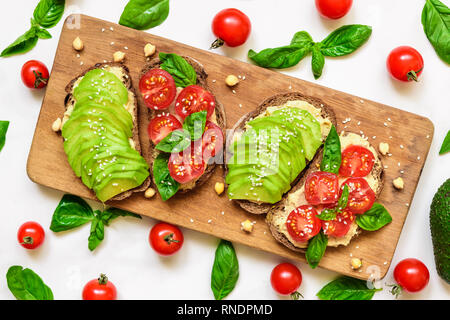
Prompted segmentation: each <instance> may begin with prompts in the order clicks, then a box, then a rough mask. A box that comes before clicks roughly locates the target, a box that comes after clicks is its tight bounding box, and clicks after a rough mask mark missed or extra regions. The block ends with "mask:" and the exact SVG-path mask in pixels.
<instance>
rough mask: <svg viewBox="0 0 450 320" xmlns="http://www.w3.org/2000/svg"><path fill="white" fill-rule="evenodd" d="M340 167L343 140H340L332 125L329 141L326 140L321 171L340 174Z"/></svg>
mask: <svg viewBox="0 0 450 320" xmlns="http://www.w3.org/2000/svg"><path fill="white" fill-rule="evenodd" d="M340 167H341V140H340V139H339V135H338V133H337V131H336V127H335V126H334V125H332V126H331V129H330V132H329V133H328V136H327V139H326V140H325V145H324V148H323V157H322V162H321V163H320V170H321V171H326V172H331V173H334V174H338V173H339V168H340Z"/></svg>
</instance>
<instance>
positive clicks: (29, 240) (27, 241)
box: [21, 236, 34, 244]
mask: <svg viewBox="0 0 450 320" xmlns="http://www.w3.org/2000/svg"><path fill="white" fill-rule="evenodd" d="M22 241H23V242H22V243H21V244H33V242H34V240H33V238H32V237H30V236H27V237H23V239H22Z"/></svg>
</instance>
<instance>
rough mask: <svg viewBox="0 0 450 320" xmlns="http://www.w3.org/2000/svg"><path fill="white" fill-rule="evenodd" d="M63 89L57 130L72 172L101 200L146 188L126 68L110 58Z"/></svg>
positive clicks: (146, 176)
mask: <svg viewBox="0 0 450 320" xmlns="http://www.w3.org/2000/svg"><path fill="white" fill-rule="evenodd" d="M66 92H67V95H66V98H65V108H66V111H65V113H64V116H63V120H62V129H61V134H62V136H63V138H64V151H65V152H66V154H67V157H68V161H69V164H70V166H71V167H72V169H73V170H74V172H75V174H76V176H77V177H79V178H81V179H82V181H83V183H84V184H85V185H86V186H87V187H88V188H89V189H92V190H93V191H94V192H95V194H96V196H97V198H98V199H99V200H100V201H102V202H105V201H108V200H122V199H125V198H127V197H129V196H130V195H131V194H132V193H133V192H140V191H143V190H145V189H146V188H148V186H149V184H150V179H149V171H148V164H147V162H146V160H145V159H144V158H143V157H142V156H141V144H140V140H139V134H138V132H139V131H138V107H137V100H136V95H135V92H134V89H133V86H132V82H131V78H130V76H129V70H128V68H127V67H126V66H124V65H122V64H118V63H112V62H111V63H99V64H96V65H94V66H93V67H91V68H89V69H88V70H86V71H85V72H83V73H82V74H81V75H79V76H77V77H76V78H74V79H73V80H72V81H71V82H70V83H69V84H68V85H67V87H66Z"/></svg>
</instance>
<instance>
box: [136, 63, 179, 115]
mask: <svg viewBox="0 0 450 320" xmlns="http://www.w3.org/2000/svg"><path fill="white" fill-rule="evenodd" d="M139 90H140V91H141V94H142V97H143V98H144V102H145V104H146V105H147V107H149V108H150V109H153V110H162V109H166V108H168V107H169V106H170V104H171V103H172V101H173V100H174V99H175V96H176V93H177V89H176V86H175V81H174V80H173V78H172V76H171V75H170V74H169V73H168V72H167V71H165V70H162V69H151V70H149V71H148V72H147V73H146V74H144V75H143V76H142V78H141V80H140V81H139Z"/></svg>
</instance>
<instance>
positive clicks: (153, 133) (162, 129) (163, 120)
mask: <svg viewBox="0 0 450 320" xmlns="http://www.w3.org/2000/svg"><path fill="white" fill-rule="evenodd" d="M182 127H183V126H182V125H181V123H180V121H178V119H177V118H175V117H174V116H173V115H171V114H169V113H160V114H158V115H157V116H156V117H154V118H153V119H152V120H151V121H150V123H149V124H148V135H149V137H150V139H151V140H152V141H153V143H154V144H155V145H157V144H158V143H159V142H160V141H161V140H162V139H164V138H165V137H166V136H167V135H168V134H169V133H171V132H172V131H174V130H177V129H181V128H182Z"/></svg>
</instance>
